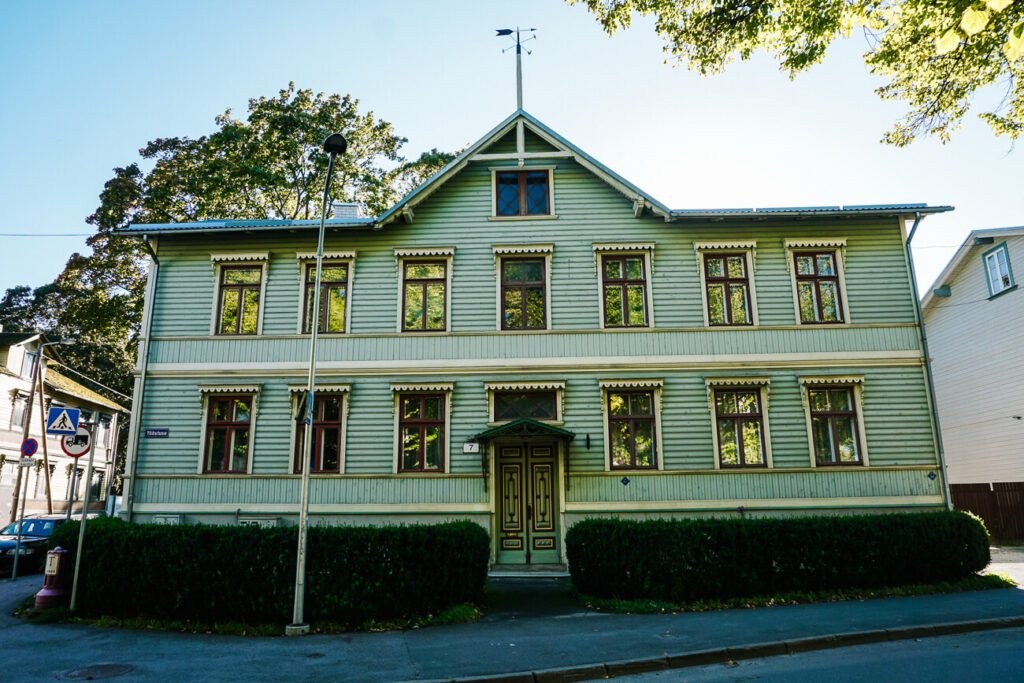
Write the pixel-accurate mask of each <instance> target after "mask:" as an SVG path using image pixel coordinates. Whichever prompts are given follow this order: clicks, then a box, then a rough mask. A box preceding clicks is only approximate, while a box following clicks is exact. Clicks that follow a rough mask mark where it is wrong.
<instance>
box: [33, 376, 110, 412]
mask: <svg viewBox="0 0 1024 683" xmlns="http://www.w3.org/2000/svg"><path fill="white" fill-rule="evenodd" d="M43 381H44V383H45V384H49V385H50V386H51V387H52V388H53V389H55V390H57V391H59V392H61V393H63V394H68V395H69V396H74V397H76V398H80V399H82V400H84V401H88V402H89V403H94V404H96V405H101V406H104V407H105V408H110V409H111V410H115V411H117V412H121V413H127V412H128V410H127V409H126V408H125V407H124V406H122V405H120V404H118V403H114V402H113V401H111V400H109V399H107V398H104V397H103V396H102V395H101V394H97V393H96V392H95V391H93V390H92V389H89V388H88V387H85V386H82V385H81V384H79V383H78V382H76V381H75V380H73V379H71V378H69V377H65V376H64V375H62V374H60V373H59V372H57V371H56V370H54V369H53V368H47V369H46V375H44V380H43Z"/></svg>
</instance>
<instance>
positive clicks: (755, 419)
mask: <svg viewBox="0 0 1024 683" xmlns="http://www.w3.org/2000/svg"><path fill="white" fill-rule="evenodd" d="M713 407H714V422H715V427H714V428H715V436H716V439H715V441H716V445H717V450H718V453H717V457H718V466H719V467H722V468H727V467H766V466H767V465H768V456H767V449H766V444H767V441H768V439H767V434H766V429H765V414H764V409H763V400H762V396H761V387H758V386H752V387H742V386H728V387H716V388H714V389H713Z"/></svg>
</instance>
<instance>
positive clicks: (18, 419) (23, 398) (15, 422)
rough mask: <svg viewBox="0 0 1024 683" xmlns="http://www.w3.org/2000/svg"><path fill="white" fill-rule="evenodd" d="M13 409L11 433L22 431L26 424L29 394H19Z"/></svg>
mask: <svg viewBox="0 0 1024 683" xmlns="http://www.w3.org/2000/svg"><path fill="white" fill-rule="evenodd" d="M13 400H14V405H13V406H12V407H11V408H12V410H11V431H21V429H22V426H23V425H24V422H25V409H26V408H27V407H28V394H23V393H21V392H17V393H16V394H15V395H14V399H13Z"/></svg>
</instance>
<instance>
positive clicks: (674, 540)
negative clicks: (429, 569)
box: [565, 512, 989, 603]
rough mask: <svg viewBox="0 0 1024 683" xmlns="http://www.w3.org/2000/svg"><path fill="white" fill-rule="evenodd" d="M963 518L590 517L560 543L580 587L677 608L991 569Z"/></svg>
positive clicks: (980, 539) (982, 541)
mask: <svg viewBox="0 0 1024 683" xmlns="http://www.w3.org/2000/svg"><path fill="white" fill-rule="evenodd" d="M988 540H989V539H988V533H987V532H986V531H985V527H984V526H983V525H982V523H981V522H980V521H979V520H978V519H977V518H976V517H972V516H969V515H966V514H964V513H962V512H934V513H923V514H892V515H867V516H846V517H803V518H788V519H693V520H648V521H628V520H614V519H587V520H583V521H580V522H577V523H576V524H574V525H573V526H572V527H570V528H569V530H568V532H567V533H566V537H565V544H566V553H567V555H568V559H569V570H570V572H571V574H572V580H573V584H574V585H575V587H576V589H577V590H579V591H580V592H581V593H584V594H586V595H592V596H595V597H603V598H618V599H624V600H629V599H637V598H648V599H656V600H666V601H670V602H676V603H683V602H689V601H693V600H706V599H722V598H730V597H744V596H752V595H764V594H775V593H784V592H789V591H818V590H831V589H840V588H875V587H881V586H897V585H904V584H910V583H924V582H929V583H930V582H937V581H947V580H952V579H958V578H963V577H966V576H969V575H970V574H972V573H974V572H977V571H980V570H981V569H983V568H984V567H985V566H986V565H987V564H988V562H989V546H988Z"/></svg>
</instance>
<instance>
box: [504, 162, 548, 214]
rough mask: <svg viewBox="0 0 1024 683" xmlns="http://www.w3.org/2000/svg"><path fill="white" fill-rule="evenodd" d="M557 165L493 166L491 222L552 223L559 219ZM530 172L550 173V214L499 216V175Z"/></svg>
mask: <svg viewBox="0 0 1024 683" xmlns="http://www.w3.org/2000/svg"><path fill="white" fill-rule="evenodd" d="M556 168H557V165H555V164H547V165H543V166H491V167H489V169H488V170H490V172H491V208H490V209H489V210H488V212H487V220H489V221H552V220H556V219H557V218H558V213H557V212H556V211H555V169H556ZM528 171H547V172H548V208H549V209H550V213H545V214H534V215H529V216H499V215H498V214H497V210H498V174H499V173H519V172H528Z"/></svg>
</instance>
